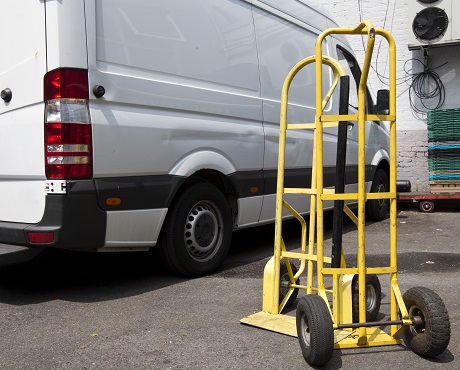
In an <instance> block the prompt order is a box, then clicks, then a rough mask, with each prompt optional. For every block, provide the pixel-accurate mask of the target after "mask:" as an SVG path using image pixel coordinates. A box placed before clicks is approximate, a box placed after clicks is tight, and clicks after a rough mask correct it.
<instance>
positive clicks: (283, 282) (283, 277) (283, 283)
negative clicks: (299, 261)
mask: <svg viewBox="0 0 460 370" xmlns="http://www.w3.org/2000/svg"><path fill="white" fill-rule="evenodd" d="M291 269H292V274H293V275H295V274H296V273H297V271H298V270H297V267H295V266H294V265H293V264H291ZM299 282H300V281H299V279H297V280H296V284H297V285H299ZM289 284H291V279H290V277H289V272H288V269H287V266H286V262H285V261H284V260H282V261H281V263H280V294H279V296H280V304H281V302H282V301H283V299H284V297H286V295H287V294H288V292H289ZM298 294H299V288H295V289H294V291H293V292H292V294H291V296H290V297H289V299H288V301H287V302H286V304H285V305H284V307H285V308H288V307H290V306H291V305H292V304H293V303H294V301H295V300H296V299H297V295H298Z"/></svg>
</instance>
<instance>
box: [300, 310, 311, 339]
mask: <svg viewBox="0 0 460 370" xmlns="http://www.w3.org/2000/svg"><path fill="white" fill-rule="evenodd" d="M300 335H301V336H302V338H301V339H302V341H303V342H304V344H305V346H307V347H310V327H309V326H308V321H307V315H306V314H305V313H303V314H302V319H301V321H300Z"/></svg>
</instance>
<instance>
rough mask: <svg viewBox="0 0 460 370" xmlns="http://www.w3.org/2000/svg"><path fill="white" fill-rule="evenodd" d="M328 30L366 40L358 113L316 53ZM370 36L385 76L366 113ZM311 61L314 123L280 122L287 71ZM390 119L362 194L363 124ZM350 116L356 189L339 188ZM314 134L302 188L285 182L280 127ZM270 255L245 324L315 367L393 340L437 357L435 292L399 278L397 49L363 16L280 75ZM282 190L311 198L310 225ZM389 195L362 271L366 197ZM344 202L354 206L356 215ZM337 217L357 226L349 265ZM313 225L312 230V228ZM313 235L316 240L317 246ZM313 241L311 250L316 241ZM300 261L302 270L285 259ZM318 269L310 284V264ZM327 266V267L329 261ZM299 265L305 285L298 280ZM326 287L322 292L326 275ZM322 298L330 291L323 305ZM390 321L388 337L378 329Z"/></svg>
mask: <svg viewBox="0 0 460 370" xmlns="http://www.w3.org/2000/svg"><path fill="white" fill-rule="evenodd" d="M333 34H342V35H343V34H349V35H366V36H367V45H366V52H365V57H364V62H363V70H362V73H361V79H360V82H359V86H358V113H357V114H348V84H349V79H348V76H346V74H345V71H344V68H343V67H342V66H341V65H340V63H339V62H337V61H335V60H334V59H332V58H330V57H328V56H325V55H323V53H322V43H323V41H324V39H325V38H326V37H327V36H329V35H333ZM376 36H381V37H383V38H384V39H385V40H386V41H387V42H388V48H389V65H390V77H389V85H390V89H389V92H388V91H383V92H379V94H381V96H380V99H379V97H378V102H377V105H379V100H382V99H383V101H385V100H386V104H383V106H385V109H386V111H385V112H384V113H382V112H376V114H374V113H373V114H368V113H366V84H367V78H368V74H369V69H370V63H371V58H372V52H373V48H374V43H375V38H376ZM311 63H315V69H316V116H315V122H314V123H287V110H288V91H289V87H290V84H291V81H292V80H293V78H294V77H295V75H296V74H297V73H298V72H299V71H300V70H301V69H302V68H304V67H305V66H307V65H309V64H311ZM324 65H326V66H328V67H330V68H331V69H332V72H333V74H334V79H333V83H332V86H331V87H330V88H329V90H328V91H327V93H326V94H325V95H324V97H323V84H322V82H323V77H322V74H323V66H324ZM339 82H340V106H339V114H338V115H335V114H330V115H326V114H324V112H323V111H324V108H325V107H326V105H327V103H328V101H329V100H330V98H331V96H332V94H333V93H334V91H335V89H336V87H337V86H338V85H339ZM367 120H369V121H388V122H389V130H390V153H389V155H390V191H389V192H379V193H367V192H366V182H365V180H366V179H365V136H366V133H365V122H366V121H367ZM349 122H357V124H358V192H357V193H345V191H344V171H345V170H344V168H345V155H344V154H345V152H346V143H347V138H346V132H347V125H348V123H349ZM329 127H338V143H337V145H338V146H337V162H336V186H335V189H328V188H324V187H323V128H329ZM298 129H300V130H313V131H314V144H313V163H312V178H311V187H310V188H285V187H284V165H285V151H286V131H287V130H298ZM278 155H279V157H278V178H277V193H276V217H275V243H274V244H275V245H274V255H273V257H272V258H271V259H270V260H269V261H268V262H267V264H266V266H265V269H264V278H263V300H262V311H261V312H257V313H255V314H253V315H250V316H248V317H245V318H243V319H241V322H242V323H244V324H248V325H252V326H256V327H260V328H264V329H267V330H272V331H276V332H280V333H283V334H287V335H291V336H297V337H298V340H299V344H300V347H301V349H302V354H303V356H304V358H305V360H306V361H307V362H308V363H309V364H310V365H314V366H321V365H324V364H326V363H327V362H328V361H329V360H330V359H331V357H332V353H333V350H334V349H343V348H362V347H373V346H384V345H396V344H401V342H402V341H401V337H403V340H404V342H405V343H406V345H407V346H408V347H409V348H411V349H412V350H413V351H414V352H415V353H417V354H419V355H421V356H425V357H435V356H437V355H439V354H441V353H442V352H444V350H445V349H446V348H447V346H448V344H449V341H450V322H449V316H448V313H447V310H446V308H445V306H444V303H443V302H442V300H441V298H440V297H439V296H438V295H437V294H436V293H435V292H433V291H432V290H430V289H427V288H423V287H415V288H411V289H409V290H408V291H407V292H406V293H405V294H404V295H402V294H401V292H400V289H399V286H398V278H397V239H396V46H395V42H394V39H393V37H392V36H391V35H390V34H389V33H388V32H387V31H385V30H383V29H380V28H374V26H373V25H372V23H371V22H370V21H363V22H361V23H360V24H359V25H358V26H357V27H355V28H331V29H328V30H326V31H324V32H322V33H321V34H320V35H319V36H318V39H317V41H316V48H315V55H314V56H311V57H308V58H305V59H303V60H301V61H300V62H299V63H297V64H296V65H295V66H294V67H293V68H292V70H291V71H290V72H289V74H288V75H287V77H286V80H285V82H284V86H283V90H282V96H281V112H280V138H279V153H278ZM285 194H305V195H306V196H309V197H310V218H309V227H308V230H309V232H308V248H307V225H306V221H305V220H304V218H303V217H302V216H301V215H300V214H299V213H298V212H297V211H296V210H295V209H294V207H293V206H292V205H290V204H289V203H288V202H287V201H286V200H285V199H284V195H285ZM377 199H388V200H389V202H390V231H389V233H390V255H389V261H390V264H389V266H384V267H373V268H371V267H367V266H366V247H365V241H366V239H365V202H366V201H367V200H377ZM325 201H334V222H333V240H332V254H331V257H327V256H325V251H324V230H323V221H324V219H323V216H324V204H323V203H324V202H325ZM345 201H352V202H357V214H356V215H355V214H354V213H353V211H352V210H350V208H348V206H347V205H346V204H345ZM284 209H286V210H288V211H289V212H290V213H291V214H292V215H293V216H294V217H295V218H296V219H297V220H298V221H299V222H300V224H301V238H300V239H301V240H300V243H301V245H300V252H294V251H287V250H286V246H285V244H284V241H283V237H282V219H283V210H284ZM343 213H345V214H346V215H347V216H348V217H350V219H351V220H352V221H353V222H354V223H355V224H356V226H357V230H358V238H357V239H358V240H357V260H356V266H355V267H347V266H346V264H345V257H344V252H343V249H342V222H343ZM315 231H316V232H315ZM315 240H316V243H315ZM315 244H316V247H315ZM291 259H296V260H300V267H299V268H298V269H297V267H296V266H295V265H294V264H291ZM315 265H316V286H314V270H315ZM326 265H330V266H329V267H328V266H326ZM305 271H306V275H307V282H306V285H301V284H300V276H301V275H302V274H303V273H304V272H305ZM377 275H389V282H390V292H389V296H390V311H391V312H390V320H388V321H378V322H375V321H374V320H375V319H376V317H377V314H378V310H379V308H380V301H381V287H380V283H379V280H378V278H377ZM326 276H327V277H329V279H330V280H331V284H332V289H327V288H326V284H325V277H326ZM299 289H302V290H305V291H306V293H307V294H306V296H304V297H302V298H301V299H300V300H299V301H298V304H297V309H296V316H295V317H293V316H290V315H286V314H282V313H281V312H282V310H283V309H284V308H287V307H288V306H289V305H291V304H293V303H294V302H295V300H296V297H297V293H298V291H299ZM328 294H329V295H332V299H331V301H330V300H329V299H328ZM388 326H389V327H390V330H389V331H390V333H387V332H386V331H385V330H382V329H381V327H388Z"/></svg>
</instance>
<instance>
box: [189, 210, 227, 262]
mask: <svg viewBox="0 0 460 370" xmlns="http://www.w3.org/2000/svg"><path fill="white" fill-rule="evenodd" d="M222 225H223V216H222V213H221V211H220V210H219V208H218V207H217V206H216V205H215V204H214V203H212V202H210V201H200V202H198V203H197V204H195V205H194V206H193V207H192V209H191V210H190V212H189V214H188V216H187V219H186V222H185V227H184V241H185V246H186V248H187V251H188V253H189V254H190V256H191V257H192V258H193V259H195V260H197V261H200V262H203V261H206V260H208V259H210V258H212V257H213V256H214V254H215V253H216V252H217V251H218V250H219V248H220V246H221V245H222V240H223V227H222Z"/></svg>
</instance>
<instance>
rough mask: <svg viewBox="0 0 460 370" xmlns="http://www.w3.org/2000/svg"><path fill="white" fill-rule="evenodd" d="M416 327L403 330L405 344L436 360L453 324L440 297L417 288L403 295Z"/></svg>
mask: <svg viewBox="0 0 460 370" xmlns="http://www.w3.org/2000/svg"><path fill="white" fill-rule="evenodd" d="M403 299H404V304H405V305H406V308H407V311H408V313H409V318H410V319H411V320H412V322H413V324H412V325H410V326H408V327H407V328H406V329H405V330H404V343H406V345H407V347H409V348H411V349H412V350H413V351H414V352H415V353H417V354H418V355H420V356H424V357H436V356H438V355H440V354H441V353H443V352H444V350H445V349H446V348H447V345H448V344H449V341H450V322H449V315H448V313H447V309H446V307H445V306H444V303H443V301H442V300H441V298H440V297H439V296H438V295H437V294H436V293H435V292H433V291H432V290H431V289H428V288H423V287H416V288H411V289H409V290H408V291H407V292H406V293H404V295H403Z"/></svg>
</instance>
